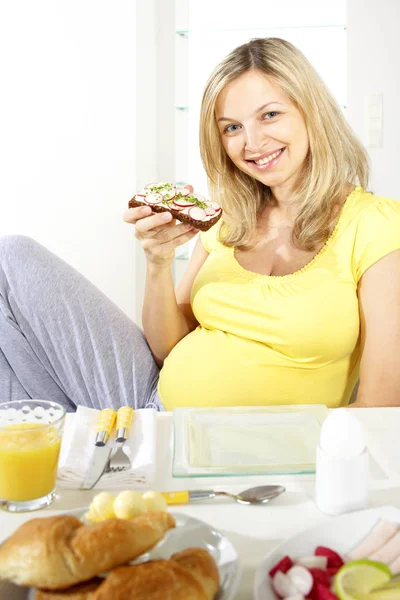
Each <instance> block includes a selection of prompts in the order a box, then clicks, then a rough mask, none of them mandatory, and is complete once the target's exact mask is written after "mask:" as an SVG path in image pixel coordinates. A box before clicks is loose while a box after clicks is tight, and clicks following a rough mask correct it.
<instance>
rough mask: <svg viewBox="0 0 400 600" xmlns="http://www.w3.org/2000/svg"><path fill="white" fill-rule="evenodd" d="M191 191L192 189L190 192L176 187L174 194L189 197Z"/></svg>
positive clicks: (185, 188)
mask: <svg viewBox="0 0 400 600" xmlns="http://www.w3.org/2000/svg"><path fill="white" fill-rule="evenodd" d="M190 187H192V186H190ZM192 191H193V188H192V190H189V189H188V188H187V187H177V188H176V193H177V194H181V195H182V196H189V194H191V193H192Z"/></svg>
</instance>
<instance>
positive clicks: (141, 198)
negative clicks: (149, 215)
mask: <svg viewBox="0 0 400 600" xmlns="http://www.w3.org/2000/svg"><path fill="white" fill-rule="evenodd" d="M135 200H136V201H137V202H146V194H136V195H135Z"/></svg>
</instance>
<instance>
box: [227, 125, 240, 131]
mask: <svg viewBox="0 0 400 600" xmlns="http://www.w3.org/2000/svg"><path fill="white" fill-rule="evenodd" d="M239 127H240V126H239V125H228V127H225V129H224V133H234V132H235V131H237V130H238V129H239Z"/></svg>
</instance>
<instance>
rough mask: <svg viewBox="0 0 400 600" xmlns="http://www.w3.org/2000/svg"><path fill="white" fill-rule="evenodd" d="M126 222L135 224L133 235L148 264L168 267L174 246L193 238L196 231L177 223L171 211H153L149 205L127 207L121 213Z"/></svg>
mask: <svg viewBox="0 0 400 600" xmlns="http://www.w3.org/2000/svg"><path fill="white" fill-rule="evenodd" d="M123 219H124V221H126V222H127V223H132V224H133V225H135V236H136V237H137V239H138V240H139V241H140V243H141V245H142V248H143V250H144V251H145V254H146V259H147V262H148V264H150V265H153V266H156V267H162V268H165V267H169V266H170V265H171V263H172V261H173V259H174V256H175V252H174V251H175V248H177V247H178V246H182V244H185V243H186V242H188V241H189V240H191V239H193V238H194V237H195V235H196V234H197V233H198V230H197V229H196V228H195V227H192V226H191V225H189V224H187V223H180V222H179V221H178V223H179V224H178V225H177V224H176V222H175V219H173V217H172V215H171V213H169V212H162V213H153V211H152V210H151V208H150V206H140V207H136V208H129V209H128V210H127V211H125V213H124V214H123Z"/></svg>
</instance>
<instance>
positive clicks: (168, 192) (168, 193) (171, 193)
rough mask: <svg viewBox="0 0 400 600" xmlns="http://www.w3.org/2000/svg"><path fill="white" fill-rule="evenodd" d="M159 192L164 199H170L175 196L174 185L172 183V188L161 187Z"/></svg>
mask: <svg viewBox="0 0 400 600" xmlns="http://www.w3.org/2000/svg"><path fill="white" fill-rule="evenodd" d="M160 193H161V194H162V195H163V196H164V198H165V200H172V198H175V196H176V189H175V186H174V185H173V186H172V189H163V190H161V192H160Z"/></svg>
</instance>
